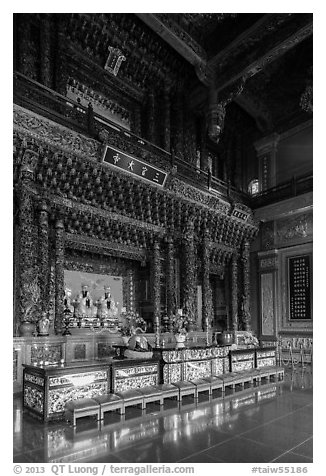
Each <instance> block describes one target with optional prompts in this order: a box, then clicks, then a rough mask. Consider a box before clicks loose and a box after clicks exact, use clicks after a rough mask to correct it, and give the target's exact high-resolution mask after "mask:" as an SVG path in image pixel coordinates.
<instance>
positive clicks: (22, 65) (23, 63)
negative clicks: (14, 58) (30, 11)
mask: <svg viewBox="0 0 326 476" xmlns="http://www.w3.org/2000/svg"><path fill="white" fill-rule="evenodd" d="M18 35H19V38H20V39H21V41H20V42H19V46H18V48H19V69H20V72H21V73H22V74H24V75H25V76H28V77H29V78H32V79H35V80H36V81H37V80H38V78H37V72H36V69H35V58H34V56H33V51H34V48H33V46H32V32H31V21H30V19H29V18H28V15H26V14H22V15H20V16H19V17H18Z"/></svg>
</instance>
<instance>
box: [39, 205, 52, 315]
mask: <svg viewBox="0 0 326 476" xmlns="http://www.w3.org/2000/svg"><path fill="white" fill-rule="evenodd" d="M38 233H39V235H38V239H39V244H38V247H39V256H38V262H39V271H40V292H41V305H42V311H43V312H46V313H47V312H48V303H49V217H48V206H47V204H46V203H45V202H41V203H40V206H39V231H38Z"/></svg>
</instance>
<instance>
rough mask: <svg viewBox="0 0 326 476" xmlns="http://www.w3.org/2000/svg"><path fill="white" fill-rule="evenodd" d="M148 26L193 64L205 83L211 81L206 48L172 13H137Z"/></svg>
mask: <svg viewBox="0 0 326 476" xmlns="http://www.w3.org/2000/svg"><path fill="white" fill-rule="evenodd" d="M135 15H137V16H138V17H139V18H140V19H141V20H142V21H143V22H144V23H146V25H147V26H149V27H150V28H151V29H152V30H153V31H154V32H155V33H156V34H157V35H159V36H160V37H161V38H162V39H163V40H164V41H166V42H167V43H168V44H169V45H170V46H172V48H174V49H175V50H176V51H177V52H178V53H179V54H180V55H181V56H182V57H183V58H185V59H186V60H187V61H188V62H189V63H190V64H192V65H193V66H194V67H195V69H196V72H197V75H198V77H199V79H200V80H201V81H202V82H203V83H204V84H207V85H208V84H209V82H210V72H209V68H208V67H207V63H206V52H205V50H204V49H203V48H202V47H201V46H200V45H199V44H198V43H197V42H196V41H195V40H194V39H193V38H192V37H191V36H190V35H188V33H186V32H185V31H184V30H183V29H182V28H181V27H180V26H179V25H178V24H177V23H176V22H174V21H173V20H172V19H171V17H170V15H166V14H160V13H155V14H152V13H136V14H135Z"/></svg>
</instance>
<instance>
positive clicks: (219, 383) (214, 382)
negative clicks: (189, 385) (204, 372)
mask: <svg viewBox="0 0 326 476" xmlns="http://www.w3.org/2000/svg"><path fill="white" fill-rule="evenodd" d="M203 380H206V382H209V384H210V387H211V394H212V393H213V390H219V389H221V391H222V392H224V387H223V380H222V379H221V378H220V376H218V375H212V376H211V377H203Z"/></svg>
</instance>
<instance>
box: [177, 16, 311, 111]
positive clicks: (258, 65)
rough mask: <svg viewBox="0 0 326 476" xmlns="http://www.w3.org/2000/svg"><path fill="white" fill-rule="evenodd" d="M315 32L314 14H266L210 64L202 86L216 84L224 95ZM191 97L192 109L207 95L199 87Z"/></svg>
mask: <svg viewBox="0 0 326 476" xmlns="http://www.w3.org/2000/svg"><path fill="white" fill-rule="evenodd" d="M312 32H313V21H312V14H277V13H273V14H266V15H264V16H263V17H262V18H261V19H260V20H259V21H258V22H256V23H255V24H254V25H253V26H251V27H250V28H248V29H247V30H246V31H244V32H243V33H242V34H241V35H239V36H238V37H237V38H236V39H235V40H234V41H233V42H232V43H230V44H229V45H228V46H227V47H226V48H224V49H223V50H222V51H220V52H219V53H217V54H216V55H215V56H214V57H213V58H211V59H210V60H209V61H208V62H207V65H206V70H207V71H208V72H209V75H208V78H209V79H208V81H206V82H203V83H204V84H205V85H208V84H210V85H212V84H213V85H214V87H215V88H216V90H217V92H221V94H222V95H223V94H224V93H223V90H224V89H225V88H226V87H232V85H233V83H235V82H236V81H238V80H239V79H241V78H242V79H243V80H247V79H248V78H250V77H252V76H254V75H255V74H257V73H258V72H259V71H261V70H262V69H264V68H265V67H266V66H267V65H268V64H270V63H272V62H273V61H275V60H276V59H278V58H280V57H281V56H282V55H283V54H285V53H286V52H287V51H289V50H290V49H291V48H293V47H294V46H296V45H298V44H299V43H300V42H301V41H303V40H305V39H306V38H308V37H309V36H310V35H312ZM253 45H254V46H253ZM172 46H173V45H172ZM189 98H190V102H189V106H190V107H191V108H192V109H194V108H198V107H200V106H201V105H202V104H203V103H205V102H206V100H207V92H206V91H205V89H204V88H201V87H196V89H195V90H194V91H193V92H191V93H190V94H189Z"/></svg>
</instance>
